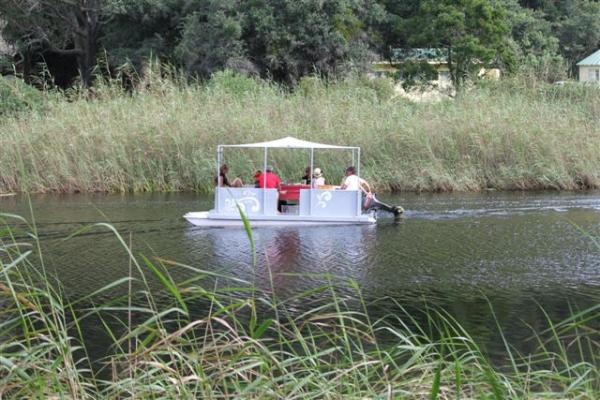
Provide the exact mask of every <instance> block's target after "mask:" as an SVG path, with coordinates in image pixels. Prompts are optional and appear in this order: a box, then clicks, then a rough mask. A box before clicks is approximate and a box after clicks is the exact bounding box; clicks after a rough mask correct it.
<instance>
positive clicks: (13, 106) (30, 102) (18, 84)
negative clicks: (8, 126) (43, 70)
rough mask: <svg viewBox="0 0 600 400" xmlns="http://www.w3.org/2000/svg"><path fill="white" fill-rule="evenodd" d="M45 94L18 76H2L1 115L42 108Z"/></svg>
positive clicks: (0, 93)
mask: <svg viewBox="0 0 600 400" xmlns="http://www.w3.org/2000/svg"><path fill="white" fill-rule="evenodd" d="M44 100H45V99H44V94H43V93H42V92H40V91H39V90H37V89H35V88H33V87H31V86H29V85H27V84H26V83H25V82H23V81H22V80H20V79H18V78H13V77H11V78H5V77H0V116H2V117H4V116H7V115H14V114H16V113H19V112H23V111H37V110H41V109H42V108H43V105H44Z"/></svg>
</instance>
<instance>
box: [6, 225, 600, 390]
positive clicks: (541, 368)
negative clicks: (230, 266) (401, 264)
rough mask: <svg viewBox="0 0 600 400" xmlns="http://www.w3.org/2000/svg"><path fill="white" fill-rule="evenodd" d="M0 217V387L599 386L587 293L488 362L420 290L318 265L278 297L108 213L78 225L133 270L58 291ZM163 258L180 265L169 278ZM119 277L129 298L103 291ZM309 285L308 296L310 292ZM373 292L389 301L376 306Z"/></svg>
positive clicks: (27, 233) (24, 232)
mask: <svg viewBox="0 0 600 400" xmlns="http://www.w3.org/2000/svg"><path fill="white" fill-rule="evenodd" d="M1 218H2V219H3V222H6V224H5V225H4V228H3V229H2V230H0V302H1V303H2V308H1V311H0V315H1V318H0V321H1V322H0V338H1V344H0V396H1V397H2V398H23V397H35V398H50V397H71V398H81V399H85V398H129V397H131V398H133V397H138V398H146V397H151V398H181V397H183V398H200V397H201V398H302V399H304V398H319V399H322V398H326V399H329V398H330V399H339V398H356V399H359V398H390V399H391V398H408V399H411V398H414V399H422V398H431V399H456V398H461V399H470V398H478V399H480V398H490V399H504V398H582V399H586V398H589V399H593V398H597V397H598V394H599V393H600V387H599V385H598V382H600V380H599V378H600V363H598V361H599V360H598V358H597V357H598V356H597V354H598V353H599V352H598V350H599V348H598V347H599V346H598V339H599V337H600V330H599V328H598V325H597V320H598V317H599V316H600V315H599V314H600V308H599V307H598V306H597V307H592V308H589V309H587V310H573V312H572V316H571V317H570V318H569V319H567V320H565V321H562V322H558V323H556V322H553V321H550V320H548V324H547V325H548V328H547V329H548V331H547V332H532V335H533V338H532V339H534V340H535V341H537V342H538V346H537V350H536V351H535V352H533V353H530V354H519V353H518V352H517V351H516V350H515V349H512V348H511V347H510V345H509V344H508V343H507V345H506V359H507V364H503V363H502V362H499V361H497V360H496V361H495V362H492V361H491V360H490V358H489V356H487V355H486V353H485V352H484V351H482V350H481V349H480V347H479V345H478V344H477V341H476V340H475V339H473V338H472V337H471V336H470V335H469V333H468V332H466V331H465V330H464V329H463V328H462V327H461V326H460V324H459V323H458V322H457V321H456V320H455V319H454V318H453V317H452V316H451V315H450V314H448V313H446V312H445V311H443V310H440V309H437V308H434V307H431V306H428V305H427V304H426V303H425V304H424V305H423V307H422V308H421V309H420V310H416V311H415V310H407V309H405V308H404V307H403V306H402V304H400V303H399V302H398V301H397V300H396V299H393V298H383V299H376V300H367V299H366V298H365V296H364V294H363V293H362V291H361V289H360V287H359V285H358V284H357V283H356V282H353V281H345V280H343V279H339V278H335V277H332V276H326V275H323V276H322V280H323V281H325V282H327V283H326V284H324V285H323V286H322V287H320V288H316V289H313V290H311V291H307V292H304V293H297V294H295V295H293V296H290V297H288V298H279V297H278V296H277V295H276V290H275V289H276V288H275V285H274V283H273V280H272V279H271V281H270V282H271V288H270V289H266V290H260V289H258V288H256V287H255V285H253V284H252V282H247V281H243V280H240V279H237V278H235V277H230V276H226V275H223V274H216V273H214V272H211V271H207V270H203V269H200V268H197V267H195V266H190V265H184V264H180V263H177V262H174V261H172V260H165V259H161V258H153V259H149V258H147V257H144V256H142V255H136V254H135V252H134V250H133V247H132V241H131V240H129V241H128V240H126V239H125V238H124V237H122V236H121V235H120V233H119V232H118V231H117V230H116V229H115V228H114V227H112V226H110V225H107V224H97V225H96V226H91V227H88V228H87V229H103V230H109V231H110V232H112V233H113V234H114V236H115V240H117V241H119V242H120V243H121V245H122V247H123V248H124V249H125V250H126V253H127V257H128V259H125V260H124V265H127V266H130V265H131V267H132V271H133V272H132V273H128V274H127V276H124V277H123V278H122V279H120V280H118V281H115V282H113V283H111V284H109V285H107V286H105V287H102V288H100V289H98V290H96V291H95V292H93V293H90V294H89V295H87V296H84V297H83V298H80V299H68V298H67V297H66V295H65V293H64V292H63V291H62V290H61V289H60V284H59V283H58V282H56V281H55V280H54V278H52V277H51V276H50V275H49V274H47V273H46V274H44V273H42V272H41V269H40V264H39V263H40V258H39V257H37V254H36V252H37V250H36V249H37V248H38V247H37V246H36V245H35V242H36V241H37V240H38V239H37V236H36V235H35V234H33V232H35V229H34V228H33V227H32V226H31V225H30V224H28V223H27V221H26V220H24V219H23V218H21V217H17V216H12V215H6V214H3V215H2V216H1ZM13 221H17V222H18V224H15V223H14V222H13ZM248 233H249V235H250V237H252V231H251V230H250V229H249V231H248ZM20 238H28V240H27V241H25V240H23V239H20ZM31 243H34V245H33V246H32V245H31ZM249 257H250V255H249ZM174 268H182V269H185V270H187V271H188V272H189V276H190V278H189V279H187V280H185V281H183V282H177V281H175V280H174V279H173V278H172V277H171V274H170V271H171V270H172V269H174ZM249 268H250V261H249ZM222 281H227V282H228V284H226V285H225V284H220V282H222ZM130 284H131V289H130V286H129V285H130ZM116 288H122V290H123V291H124V293H125V294H127V296H126V298H117V299H113V300H111V301H106V300H105V301H101V300H100V299H102V298H103V297H102V295H103V294H104V293H107V292H109V291H111V290H113V289H116ZM315 292H318V293H319V294H320V296H319V300H318V301H314V300H311V299H313V298H314V296H313V295H314V294H315ZM132 295H133V296H134V297H133V298H134V299H135V301H134V302H131V303H130V302H129V299H130V298H131V296H132ZM299 303H301V304H303V307H302V308H301V309H298V308H297V304H299ZM375 304H384V307H380V309H388V310H390V311H389V313H387V314H385V315H383V316H380V317H378V318H373V316H372V315H370V311H369V310H371V307H372V306H374V305H375ZM392 310H393V311H392ZM541 311H542V312H543V310H541ZM92 318H94V320H98V321H100V324H101V325H102V326H104V329H105V333H106V335H107V336H108V337H109V338H110V342H109V343H108V346H109V351H108V355H107V356H106V357H104V358H102V359H100V360H92V359H91V357H92V356H91V355H90V354H89V353H88V351H87V347H88V344H89V342H90V341H93V340H97V338H95V337H88V335H89V333H88V332H86V330H85V326H86V323H88V320H90V319H92ZM500 328H501V327H500V326H499V329H500ZM578 354H579V355H582V357H578ZM99 365H103V367H101V368H99V367H98V366H99Z"/></svg>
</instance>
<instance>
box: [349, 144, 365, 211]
mask: <svg viewBox="0 0 600 400" xmlns="http://www.w3.org/2000/svg"><path fill="white" fill-rule="evenodd" d="M352 153H354V151H352ZM356 154H357V160H356V175H358V187H359V189H360V190H359V191H358V201H357V203H358V204H357V206H356V215H357V216H360V214H362V212H361V211H362V193H363V192H362V186H361V184H360V147H359V148H358V149H356Z"/></svg>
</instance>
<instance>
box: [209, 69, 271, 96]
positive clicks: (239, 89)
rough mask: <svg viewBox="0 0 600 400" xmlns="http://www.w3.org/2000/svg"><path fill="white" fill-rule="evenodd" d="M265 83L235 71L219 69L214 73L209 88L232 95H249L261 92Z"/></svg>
mask: <svg viewBox="0 0 600 400" xmlns="http://www.w3.org/2000/svg"><path fill="white" fill-rule="evenodd" d="M264 86H265V84H264V83H262V82H260V81H258V80H256V79H253V78H250V77H247V76H245V75H242V74H239V73H237V72H235V71H231V70H225V71H219V72H216V73H214V74H213V75H212V77H211V79H210V81H209V82H208V86H207V87H208V89H209V90H211V91H216V92H224V93H227V94H230V95H247V94H251V93H258V92H260V91H261V90H262V89H263V87H264Z"/></svg>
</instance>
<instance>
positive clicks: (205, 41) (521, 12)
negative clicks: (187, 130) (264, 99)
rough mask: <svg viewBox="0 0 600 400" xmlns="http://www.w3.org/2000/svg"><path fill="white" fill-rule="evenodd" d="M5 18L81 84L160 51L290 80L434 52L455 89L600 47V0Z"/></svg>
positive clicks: (100, 5)
mask: <svg viewBox="0 0 600 400" xmlns="http://www.w3.org/2000/svg"><path fill="white" fill-rule="evenodd" d="M0 15H1V17H0V19H1V20H2V21H0V22H3V23H0V34H1V35H2V36H3V38H4V39H5V40H6V41H8V42H9V43H10V44H11V45H13V46H14V47H15V48H16V49H17V51H18V52H19V54H20V57H21V58H22V59H24V60H27V59H29V60H31V59H32V57H35V56H36V55H38V58H43V57H39V55H42V56H43V55H44V54H60V55H67V56H70V57H71V58H72V60H73V62H74V63H75V64H76V67H77V68H76V69H77V70H78V71H79V77H80V80H81V82H82V83H83V84H85V85H89V84H91V83H92V77H93V69H94V67H95V66H96V65H97V63H98V59H97V58H98V54H102V55H106V60H107V62H108V64H109V65H110V66H111V67H118V66H121V65H124V64H129V65H133V66H135V67H142V66H143V65H144V64H145V63H146V62H147V61H148V59H150V58H152V57H155V58H159V59H160V60H161V61H164V62H168V63H170V64H173V65H175V66H177V67H180V68H182V69H183V70H185V71H186V72H187V73H188V74H189V75H190V76H199V77H209V76H211V75H212V74H214V73H215V72H216V71H220V70H223V69H226V68H227V69H233V70H237V71H240V72H244V73H246V74H251V75H261V76H263V77H269V78H273V79H276V80H279V81H283V82H288V83H295V82H298V81H299V79H300V78H301V77H303V76H306V75H312V74H319V75H324V76H335V75H337V74H339V73H340V72H346V71H348V69H352V68H361V67H362V68H364V67H365V66H366V65H368V62H369V61H370V60H372V59H373V58H374V57H375V56H377V55H379V56H381V57H384V58H385V57H389V56H390V54H391V49H393V48H409V47H431V48H433V47H438V48H444V49H446V50H447V52H448V58H449V61H450V73H451V77H452V79H453V81H454V82H455V84H456V85H457V86H460V85H462V84H463V82H464V81H465V80H466V79H469V77H470V76H472V75H473V74H474V72H475V71H476V70H477V69H478V68H479V67H480V66H482V65H487V66H496V67H501V68H503V69H504V70H505V71H508V72H511V71H513V70H521V71H526V72H528V73H532V74H536V75H539V76H541V77H542V78H544V79H548V80H553V79H558V78H561V77H564V73H565V71H566V69H565V68H564V66H565V65H566V64H569V65H571V66H573V65H574V64H575V63H576V62H577V61H578V60H579V59H581V58H582V57H584V56H585V55H587V54H589V53H591V52H593V51H595V50H596V49H598V48H599V47H600V2H599V1H598V0H560V1H558V0H403V1H398V0H328V1H323V0H0ZM27 64H28V63H27V62H24V63H23V65H27ZM21 72H23V73H24V75H25V76H27V75H28V74H29V70H28V68H21Z"/></svg>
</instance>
